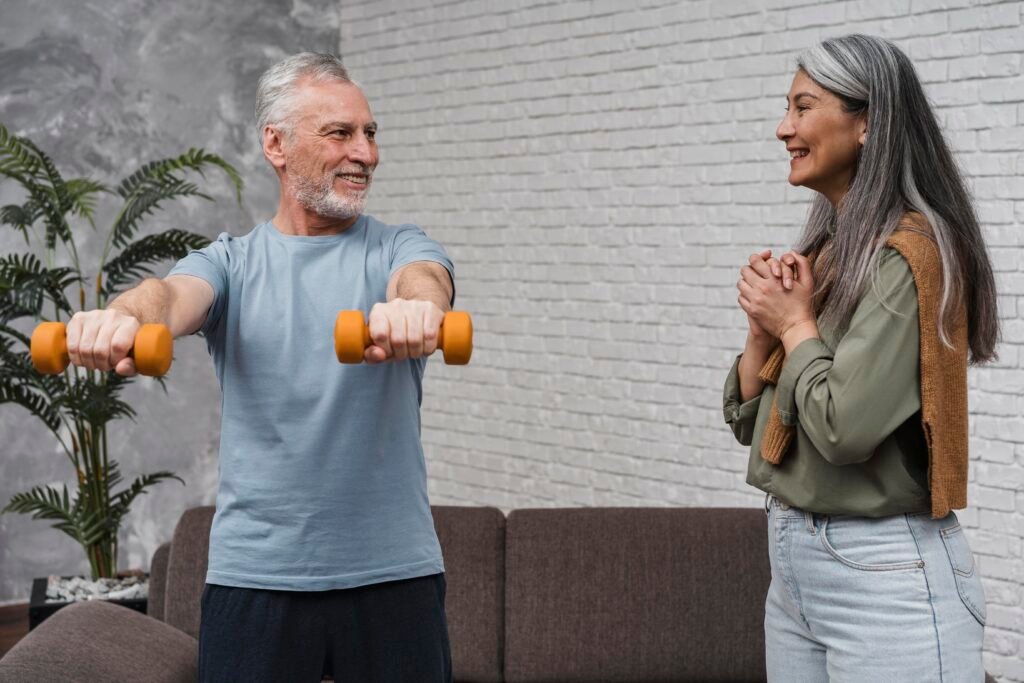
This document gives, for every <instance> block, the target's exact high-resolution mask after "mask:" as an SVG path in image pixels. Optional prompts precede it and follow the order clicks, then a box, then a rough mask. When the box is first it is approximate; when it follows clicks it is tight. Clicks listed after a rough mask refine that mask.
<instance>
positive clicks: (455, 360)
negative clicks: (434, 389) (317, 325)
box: [334, 311, 473, 365]
mask: <svg viewBox="0 0 1024 683" xmlns="http://www.w3.org/2000/svg"><path fill="white" fill-rule="evenodd" d="M446 330H447V334H445V331H446ZM371 345H373V339H371V338H370V328H369V326H367V324H366V319H365V318H364V317H363V312H362V311H341V312H340V313H338V319H337V320H336V321H335V323H334V352H335V354H336V355H337V356H338V360H339V361H340V362H342V363H362V362H363V352H364V351H366V349H367V348H369V347H370V346H371ZM437 348H439V349H441V350H442V351H443V352H444V362H445V363H447V364H448V365H465V364H467V363H468V362H469V358H470V356H471V355H472V354H473V321H472V319H471V318H470V317H469V314H468V313H466V312H464V311H449V312H448V313H445V316H444V321H443V322H442V323H441V329H439V330H438V332H437Z"/></svg>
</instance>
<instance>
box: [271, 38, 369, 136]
mask: <svg viewBox="0 0 1024 683" xmlns="http://www.w3.org/2000/svg"><path fill="white" fill-rule="evenodd" d="M304 78H308V79H310V80H312V81H314V82H316V81H321V82H322V81H339V82H341V83H353V81H352V79H351V78H349V75H348V71H347V70H346V69H345V66H344V65H343V64H342V63H341V58H340V57H337V56H336V55H331V54H324V53H320V52H300V53H299V54H297V55H292V56H291V57H287V58H285V59H283V60H281V61H280V62H278V63H277V64H275V65H274V66H272V67H270V68H269V69H267V70H266V71H265V72H264V73H263V75H262V76H260V82H259V85H258V86H257V88H256V130H257V134H258V135H259V139H260V144H261V145H262V144H263V129H264V128H265V127H266V126H268V125H271V126H276V127H278V128H281V129H282V130H283V131H284V132H285V134H291V130H292V121H291V120H290V119H291V117H292V115H293V114H294V99H295V98H294V95H295V90H296V84H297V83H298V82H299V81H300V80H302V79H304Z"/></svg>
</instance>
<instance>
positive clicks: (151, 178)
mask: <svg viewBox="0 0 1024 683" xmlns="http://www.w3.org/2000/svg"><path fill="white" fill-rule="evenodd" d="M207 166H216V167H218V168H220V169H221V170H223V171H224V172H225V173H226V174H227V176H228V179H229V180H230V181H231V183H232V185H233V186H234V188H235V196H236V197H237V199H238V202H239V203H241V197H242V194H241V193H242V177H241V176H240V175H239V173H238V171H237V170H235V168H234V167H233V166H232V165H231V164H229V163H228V162H226V161H224V159H222V158H221V157H219V156H217V155H216V154H211V153H209V152H206V151H205V150H202V149H195V148H193V149H190V150H189V151H187V152H185V153H184V154H182V155H181V156H178V157H173V158H170V159H162V160H160V161H153V162H150V163H148V164H145V165H144V166H142V168H140V169H139V170H137V171H135V173H133V174H132V175H130V176H128V177H127V178H125V179H124V180H123V181H121V184H120V185H119V186H118V188H117V193H118V194H119V195H121V196H122V197H123V198H124V200H125V201H124V206H123V207H122V208H121V213H120V214H119V215H118V217H117V220H116V221H115V222H114V229H113V242H114V245H116V246H118V247H124V246H126V245H127V244H128V240H130V239H131V238H132V236H133V235H134V234H135V233H136V231H137V230H138V227H139V221H140V220H141V219H142V218H143V217H145V216H146V215H147V214H150V213H152V212H153V211H154V210H156V209H157V208H159V206H160V204H161V203H162V202H164V201H166V200H168V199H172V198H175V197H188V196H196V197H202V198H203V199H208V200H210V201H212V200H213V198H212V197H210V196H209V195H207V194H205V193H203V192H200V191H199V188H198V187H197V186H196V185H195V184H194V183H190V182H187V181H186V180H185V179H184V177H182V176H181V175H178V174H180V173H184V172H186V171H195V172H197V173H199V174H200V175H203V170H204V167H207ZM204 177H205V176H204Z"/></svg>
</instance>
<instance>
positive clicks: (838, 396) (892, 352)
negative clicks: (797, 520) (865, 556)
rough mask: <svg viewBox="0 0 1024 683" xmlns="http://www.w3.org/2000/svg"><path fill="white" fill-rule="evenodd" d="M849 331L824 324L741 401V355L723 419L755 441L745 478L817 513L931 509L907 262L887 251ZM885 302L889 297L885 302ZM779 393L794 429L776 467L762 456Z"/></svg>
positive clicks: (745, 440) (743, 439)
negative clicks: (774, 377) (776, 374)
mask: <svg viewBox="0 0 1024 683" xmlns="http://www.w3.org/2000/svg"><path fill="white" fill-rule="evenodd" d="M878 275H879V278H878V284H877V287H872V286H871V285H869V286H868V288H867V291H866V292H865V294H864V297H863V298H862V300H861V302H860V305H859V306H858V307H857V309H856V312H855V313H854V315H853V318H852V319H851V320H850V324H849V326H848V328H847V330H846V332H845V333H844V334H838V333H837V332H836V330H834V329H828V328H827V326H824V325H820V324H819V325H820V326H819V330H818V331H819V334H820V336H821V339H820V340H818V339H808V340H806V341H804V342H803V343H801V344H800V345H799V346H797V348H795V349H794V350H793V353H792V354H790V355H789V356H788V357H787V358H786V363H785V366H784V367H783V369H782V375H781V376H780V378H779V382H778V385H777V386H775V387H773V386H771V385H766V386H765V388H764V390H763V391H762V393H761V395H760V396H755V397H754V398H752V399H751V400H749V401H747V402H745V403H743V402H741V400H740V385H739V375H738V367H739V358H737V359H736V362H735V363H734V364H733V367H732V370H731V371H730V372H729V376H728V377H727V378H726V381H725V392H724V412H725V421H726V422H727V423H728V424H729V426H730V427H732V430H733V433H734V434H735V435H736V439H737V440H738V441H739V442H740V443H741V444H744V445H749V446H751V449H750V461H749V464H748V467H747V483H748V484H751V485H752V486H756V487H757V488H759V489H761V490H762V491H766V492H768V493H771V494H773V495H774V496H776V497H777V498H779V499H780V500H781V501H783V502H785V503H788V504H790V505H795V506H797V507H800V508H803V509H804V510H808V511H811V512H819V513H827V514H849V515H860V516H866V517H882V516H885V515H893V514H899V513H904V512H927V511H928V510H929V509H930V505H929V495H928V477H927V474H928V449H927V444H926V443H925V440H924V433H923V429H922V426H921V413H920V410H921V377H920V346H919V343H920V330H919V321H918V308H917V307H918V301H917V288H916V287H915V286H914V278H913V275H912V274H911V271H910V266H909V264H908V263H907V262H906V260H905V259H904V258H903V256H901V255H900V253H899V252H898V251H896V250H895V249H892V248H887V249H885V250H884V251H883V252H882V255H881V259H880V262H879V273H878ZM883 302H884V303H883ZM776 392H777V393H778V395H779V397H778V407H779V414H780V416H781V417H782V420H783V422H784V423H786V424H794V423H795V424H796V428H797V429H796V435H795V436H794V438H793V441H792V443H791V444H790V447H789V450H788V451H787V452H786V455H785V457H784V458H783V459H782V462H781V463H780V464H779V465H772V464H770V463H768V462H767V461H765V460H764V459H762V458H761V453H760V443H761V434H762V433H763V431H764V428H765V424H766V423H767V422H768V413H769V408H770V407H771V403H772V399H773V397H774V394H775V393H776Z"/></svg>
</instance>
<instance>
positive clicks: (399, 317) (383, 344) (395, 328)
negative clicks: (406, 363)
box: [363, 299, 444, 365]
mask: <svg viewBox="0 0 1024 683" xmlns="http://www.w3.org/2000/svg"><path fill="white" fill-rule="evenodd" d="M443 320H444V311H442V310H441V309H440V308H438V306H437V304H435V303H433V302H431V301H420V300H409V299H392V300H391V301H389V302H387V303H386V304H383V303H382V304H374V306H373V308H372V309H371V310H370V325H369V326H370V339H371V340H372V341H373V344H371V345H370V346H369V347H367V349H366V351H365V352H364V353H363V358H364V359H365V360H366V362H367V363H369V364H371V365H374V364H376V363H383V362H385V361H389V360H405V359H406V358H422V357H424V356H429V355H430V354H432V353H433V352H434V351H436V350H437V334H438V331H439V330H440V329H441V321H443Z"/></svg>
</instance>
